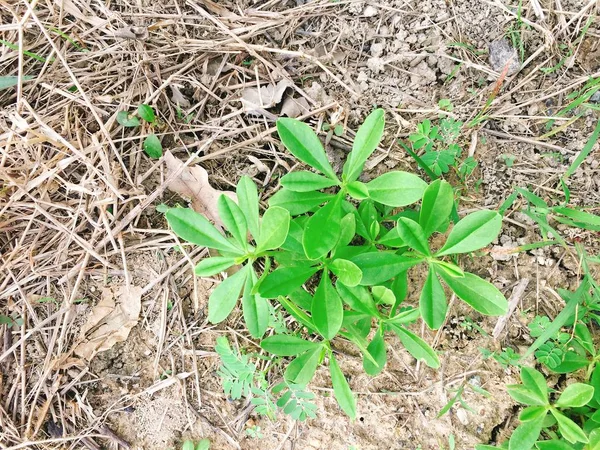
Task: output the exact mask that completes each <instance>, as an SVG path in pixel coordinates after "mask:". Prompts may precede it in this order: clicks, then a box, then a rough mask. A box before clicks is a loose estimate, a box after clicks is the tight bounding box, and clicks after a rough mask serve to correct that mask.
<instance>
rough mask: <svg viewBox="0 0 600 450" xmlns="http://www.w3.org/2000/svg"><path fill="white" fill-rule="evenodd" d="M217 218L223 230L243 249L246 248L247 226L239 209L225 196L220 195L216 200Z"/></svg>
mask: <svg viewBox="0 0 600 450" xmlns="http://www.w3.org/2000/svg"><path fill="white" fill-rule="evenodd" d="M217 210H218V212H219V217H220V218H221V220H222V221H223V225H225V228H227V230H228V231H229V232H230V233H231V235H232V236H233V238H234V239H235V240H236V241H237V242H238V243H239V244H240V247H241V248H243V249H247V248H248V225H247V224H246V218H245V216H244V213H243V212H242V210H241V209H240V207H239V206H238V205H237V204H236V203H235V202H234V201H233V200H232V199H231V198H229V197H228V196H227V195H224V194H221V196H220V197H219V199H218V200H217Z"/></svg>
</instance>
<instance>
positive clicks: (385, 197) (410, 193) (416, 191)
mask: <svg viewBox="0 0 600 450" xmlns="http://www.w3.org/2000/svg"><path fill="white" fill-rule="evenodd" d="M426 188H427V183H425V182H424V181H423V180H421V179H420V178H419V177H418V176H416V175H413V174H412V173H408V172H400V171H394V172H388V173H385V174H383V175H381V176H379V177H377V178H375V179H374V180H373V181H370V182H369V183H367V189H368V191H369V197H370V198H371V199H373V200H375V201H376V202H379V203H381V204H382V205H387V206H394V207H398V206H406V205H410V204H411V203H415V202H416V201H419V200H420V199H421V197H422V196H423V193H424V192H425V189H426Z"/></svg>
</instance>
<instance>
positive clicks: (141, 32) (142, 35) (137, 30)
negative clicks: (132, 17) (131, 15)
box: [113, 26, 149, 41]
mask: <svg viewBox="0 0 600 450" xmlns="http://www.w3.org/2000/svg"><path fill="white" fill-rule="evenodd" d="M113 36H114V37H116V38H121V39H138V40H140V41H143V40H145V39H148V36H149V34H148V28H146V27H133V26H131V27H123V28H119V29H117V30H115V31H113Z"/></svg>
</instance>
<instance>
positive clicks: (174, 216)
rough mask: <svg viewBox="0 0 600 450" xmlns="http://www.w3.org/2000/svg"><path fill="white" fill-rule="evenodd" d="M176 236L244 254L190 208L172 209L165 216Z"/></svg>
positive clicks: (198, 243) (217, 248)
mask: <svg viewBox="0 0 600 450" xmlns="http://www.w3.org/2000/svg"><path fill="white" fill-rule="evenodd" d="M165 217H166V218H167V222H169V225H170V227H171V228H172V229H173V231H174V232H175V234H176V235H177V236H179V237H180V238H181V239H185V240H186V241H188V242H191V243H192V244H196V245H200V246H201V247H209V248H214V249H216V250H222V251H225V252H234V253H236V254H242V252H241V251H240V249H238V248H237V247H236V246H234V245H233V244H232V243H231V242H229V241H228V240H227V239H225V237H224V236H223V235H222V234H221V233H219V232H218V231H217V229H216V228H215V227H214V226H213V225H212V224H211V223H210V222H209V221H208V220H206V218H205V217H204V216H202V215H201V214H198V213H197V212H195V211H194V210H192V209H190V208H171V209H169V210H168V211H167V213H166V214H165Z"/></svg>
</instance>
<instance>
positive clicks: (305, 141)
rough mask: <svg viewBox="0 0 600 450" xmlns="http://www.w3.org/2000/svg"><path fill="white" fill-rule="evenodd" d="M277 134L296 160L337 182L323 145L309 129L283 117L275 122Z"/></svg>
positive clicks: (302, 123)
mask: <svg viewBox="0 0 600 450" xmlns="http://www.w3.org/2000/svg"><path fill="white" fill-rule="evenodd" d="M277 132H278V133H279V138H280V139H281V141H282V142H283V144H284V145H285V146H286V148H287V149H288V150H289V151H290V152H291V153H292V154H293V155H294V156H295V157H296V158H298V159H299V160H300V161H302V162H304V163H306V164H308V165H309V166H311V167H314V168H315V169H317V170H319V171H320V172H321V173H323V174H325V175H326V176H327V177H328V178H331V179H332V180H337V176H336V175H335V172H334V170H333V168H332V167H331V164H329V160H328V159H327V155H326V154H325V150H324V149H323V144H321V141H320V140H319V138H318V136H317V135H316V134H315V132H314V131H313V129H312V128H311V127H309V126H308V125H306V124H305V123H304V122H300V121H299V120H296V119H290V118H285V117H284V118H280V119H278V120H277Z"/></svg>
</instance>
